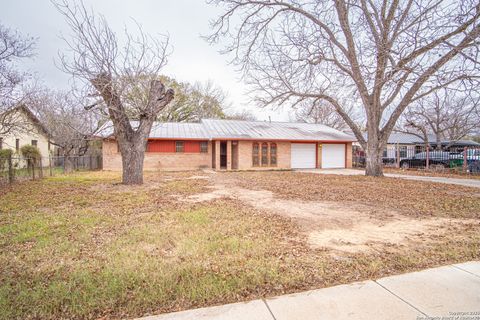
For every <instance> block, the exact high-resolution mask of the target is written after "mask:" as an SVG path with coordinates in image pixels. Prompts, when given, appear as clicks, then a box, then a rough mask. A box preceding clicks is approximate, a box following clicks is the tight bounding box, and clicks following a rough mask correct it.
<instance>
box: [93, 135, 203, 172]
mask: <svg viewBox="0 0 480 320" xmlns="http://www.w3.org/2000/svg"><path fill="white" fill-rule="evenodd" d="M102 152H103V169H104V170H112V171H120V170H122V158H121V156H120V153H118V152H117V143H116V142H115V141H114V140H104V141H103V150H102ZM211 152H212V145H211V142H209V143H208V153H198V152H197V153H187V152H185V153H175V152H172V153H170V152H145V160H144V163H143V165H144V169H145V170H166V171H175V170H196V169H200V168H211V164H212V154H211Z"/></svg>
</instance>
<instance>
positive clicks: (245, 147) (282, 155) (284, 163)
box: [238, 141, 290, 170]
mask: <svg viewBox="0 0 480 320" xmlns="http://www.w3.org/2000/svg"><path fill="white" fill-rule="evenodd" d="M253 142H254V141H239V143H238V169H239V170H272V169H290V142H279V141H275V143H276V144H277V165H276V166H273V167H270V166H268V167H261V166H260V167H253V166H252V144H253Z"/></svg>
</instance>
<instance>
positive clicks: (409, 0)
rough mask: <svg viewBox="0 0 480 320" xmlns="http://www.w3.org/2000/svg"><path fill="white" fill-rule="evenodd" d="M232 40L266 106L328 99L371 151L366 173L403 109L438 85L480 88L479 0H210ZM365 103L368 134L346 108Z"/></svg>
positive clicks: (218, 27) (219, 28)
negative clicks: (216, 7)
mask: <svg viewBox="0 0 480 320" xmlns="http://www.w3.org/2000/svg"><path fill="white" fill-rule="evenodd" d="M211 2H212V3H214V4H216V5H218V6H221V7H222V8H224V12H223V14H221V15H220V16H219V17H218V19H216V20H215V21H213V24H212V26H213V28H214V30H213V32H212V34H211V35H210V37H209V40H210V41H211V42H212V43H215V42H217V41H219V40H223V41H225V42H226V45H225V46H226V47H225V52H226V53H230V54H232V55H233V56H234V58H233V61H234V62H235V63H237V64H238V65H239V66H240V67H241V70H242V71H243V72H244V76H245V79H246V81H247V83H249V84H250V85H252V86H253V89H254V90H255V91H256V92H257V93H258V95H257V98H258V101H259V102H260V103H261V104H263V105H273V106H275V105H280V104H285V103H289V104H291V105H293V106H294V107H295V106H297V105H298V104H300V103H302V102H305V101H308V100H311V101H323V102H326V103H328V104H330V105H331V106H332V107H333V108H334V109H335V110H336V112H337V113H338V114H339V115H340V116H341V117H342V118H343V120H344V121H345V123H346V124H347V125H348V126H349V127H350V128H351V130H352V131H353V133H354V134H355V136H356V138H357V140H358V141H359V143H360V144H361V145H362V147H363V148H364V149H365V150H366V156H367V159H366V174H367V175H370V176H381V175H383V169H382V151H383V149H384V147H385V145H386V142H387V139H388V136H389V135H390V133H391V132H392V130H393V128H394V127H395V124H396V123H397V120H398V119H399V117H400V116H401V115H402V113H403V112H404V110H405V109H406V108H407V107H408V106H409V105H410V104H411V103H412V102H414V101H416V100H419V99H421V98H423V97H425V96H427V95H429V94H431V93H433V92H435V91H436V90H438V89H440V88H446V87H452V88H455V89H456V90H463V89H465V90H466V89H468V88H471V87H473V86H476V85H478V82H477V80H478V77H479V75H480V73H479V70H480V69H479V68H480V64H479V61H478V60H479V57H480V55H479V53H480V52H479V35H480V24H479V22H480V20H479V17H480V4H479V2H478V0H459V1H451V0H437V1H432V0H405V1H399V0H352V1H348V0H347V1H345V0H316V1H298V0H213V1H211ZM352 103H357V105H358V106H359V108H361V111H362V115H363V118H364V119H365V122H366V123H365V127H366V131H367V136H368V139H366V138H365V137H364V135H363V134H362V132H361V129H360V126H359V125H358V124H357V123H356V122H355V121H354V120H353V119H352V118H351V117H350V115H349V114H348V112H347V110H348V109H349V108H350V107H351V105H352Z"/></svg>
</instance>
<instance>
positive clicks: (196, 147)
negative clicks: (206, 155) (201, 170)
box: [184, 141, 200, 153]
mask: <svg viewBox="0 0 480 320" xmlns="http://www.w3.org/2000/svg"><path fill="white" fill-rule="evenodd" d="M184 146H185V149H184V150H185V152H190V153H200V141H185V142H184Z"/></svg>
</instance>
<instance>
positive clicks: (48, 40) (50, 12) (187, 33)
mask: <svg viewBox="0 0 480 320" xmlns="http://www.w3.org/2000/svg"><path fill="white" fill-rule="evenodd" d="M84 2H85V4H86V6H87V7H92V8H93V9H94V10H95V11H96V12H98V13H101V14H103V15H104V16H105V17H106V19H107V21H108V22H109V24H110V26H111V27H112V28H113V29H114V30H115V31H118V32H119V33H121V32H122V30H123V28H124V26H125V25H126V26H127V27H128V26H129V25H131V24H132V23H133V22H132V18H133V19H135V20H136V21H137V22H139V23H140V24H141V25H142V27H143V29H144V31H146V32H148V33H150V34H152V35H155V34H165V33H168V34H169V35H170V41H171V44H172V45H173V53H172V55H171V56H170V59H169V63H168V65H167V67H166V68H165V72H164V73H165V74H166V75H168V76H171V77H174V78H176V79H177V80H179V81H190V82H195V81H201V82H203V81H207V80H212V81H213V82H214V83H215V84H216V85H219V86H220V87H222V88H223V89H224V90H225V91H226V92H227V93H228V95H229V100H230V102H231V103H232V110H242V109H247V110H250V111H252V112H253V113H254V114H255V115H256V116H257V118H258V119H259V120H268V117H269V116H270V117H271V119H272V120H277V121H286V120H289V115H288V111H287V110H283V111H282V110H280V111H272V110H270V109H262V108H259V107H256V106H255V105H254V104H253V103H249V100H248V98H247V97H246V95H245V92H246V90H247V88H246V86H245V85H244V84H243V82H242V81H241V79H240V76H239V74H238V73H236V72H235V68H234V66H231V65H229V64H228V57H227V56H224V55H221V54H220V53H218V50H219V49H221V46H215V47H212V46H210V45H209V44H208V43H207V42H206V41H205V40H203V39H202V38H201V37H200V35H205V34H208V33H209V30H210V28H209V20H210V19H213V18H215V17H216V15H217V14H218V13H219V12H220V11H219V9H218V8H216V7H214V6H212V5H207V4H206V3H205V2H204V1H203V0H175V1H171V0H170V1H167V0H157V1H155V0H135V1H133V0H123V1H119V0H117V1H115V0H101V1H93V0H84ZM0 7H1V8H2V10H0V22H1V23H2V24H3V25H5V26H7V27H10V28H13V29H17V30H19V31H20V32H22V33H24V34H28V35H30V36H33V37H37V38H38V41H37V51H36V53H37V55H36V57H35V58H34V59H32V60H31V61H25V62H22V66H21V67H23V68H27V69H29V70H30V71H32V72H35V73H36V74H37V75H38V77H39V78H40V79H42V80H43V81H44V83H45V85H47V86H49V87H51V88H65V87H67V86H68V80H69V76H68V75H66V74H64V73H63V72H62V71H60V70H58V68H57V67H56V66H55V59H57V53H58V52H59V51H62V50H64V49H65V44H64V43H63V41H62V40H61V39H60V38H59V35H60V34H61V33H63V34H65V35H68V33H69V30H68V28H67V26H66V24H65V22H64V21H63V17H62V16H61V15H60V14H59V13H58V12H57V11H56V9H55V8H54V6H53V5H52V4H51V3H50V1H49V0H28V1H27V0H17V1H13V0H10V1H8V0H0Z"/></svg>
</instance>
